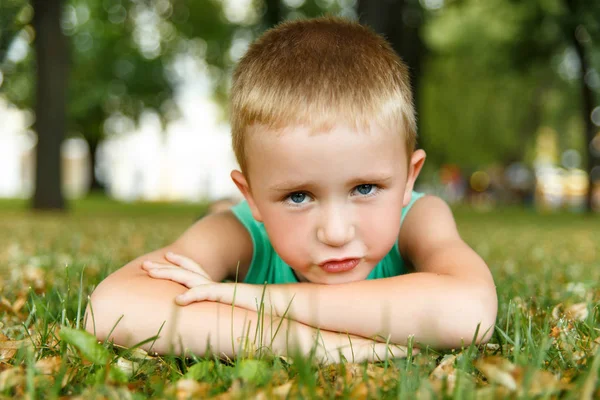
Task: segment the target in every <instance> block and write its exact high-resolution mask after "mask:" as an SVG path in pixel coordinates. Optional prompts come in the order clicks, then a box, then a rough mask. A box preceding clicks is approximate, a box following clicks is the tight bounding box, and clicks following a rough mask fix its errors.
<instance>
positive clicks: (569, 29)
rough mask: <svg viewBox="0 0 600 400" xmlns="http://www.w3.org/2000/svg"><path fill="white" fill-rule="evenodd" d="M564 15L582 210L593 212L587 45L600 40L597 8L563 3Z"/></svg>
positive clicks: (595, 162)
mask: <svg viewBox="0 0 600 400" xmlns="http://www.w3.org/2000/svg"><path fill="white" fill-rule="evenodd" d="M564 4H565V7H566V10H567V12H566V15H565V17H564V19H563V21H564V22H563V31H564V35H565V38H566V40H567V41H568V42H569V43H570V45H571V46H572V47H573V49H574V50H575V53H576V54H577V58H578V59H579V88H580V92H581V94H580V96H581V116H582V120H583V125H584V137H585V144H586V149H587V157H586V170H587V171H588V176H589V187H590V190H589V191H588V196H587V201H586V208H587V210H588V212H591V211H592V209H593V196H592V195H593V192H592V190H591V189H592V188H593V187H594V186H593V185H594V182H593V177H592V169H593V168H594V167H596V166H600V157H598V156H596V154H595V153H594V151H593V150H592V140H593V139H594V136H595V134H596V132H595V131H596V127H595V126H594V123H593V121H592V111H593V110H594V107H595V106H596V104H597V100H596V96H595V93H594V92H593V90H592V87H591V82H590V81H591V79H592V78H590V77H591V76H593V75H594V74H596V77H597V72H596V70H595V69H594V68H593V67H592V65H591V63H592V60H591V54H590V53H591V48H590V47H591V45H592V43H593V41H594V40H595V41H596V42H597V41H599V40H600V27H599V26H598V21H600V4H598V3H597V2H587V1H582V0H564Z"/></svg>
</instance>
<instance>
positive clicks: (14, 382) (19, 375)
mask: <svg viewBox="0 0 600 400" xmlns="http://www.w3.org/2000/svg"><path fill="white" fill-rule="evenodd" d="M24 380H25V372H24V371H23V368H21V367H14V368H10V369H7V370H4V371H2V372H0V392H3V391H5V390H7V389H11V388H13V387H15V386H18V385H21V384H22V383H23V382H24Z"/></svg>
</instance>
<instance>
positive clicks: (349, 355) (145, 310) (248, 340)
mask: <svg viewBox="0 0 600 400" xmlns="http://www.w3.org/2000/svg"><path fill="white" fill-rule="evenodd" d="M140 279H141V284H140V285H136V282H130V285H129V288H130V290H129V292H128V293H123V292H122V289H124V288H123V287H119V286H120V285H119V284H115V285H113V286H112V287H111V285H110V282H109V285H105V286H104V287H102V288H100V289H101V291H104V290H112V291H114V292H115V293H114V294H115V295H114V296H98V293H96V292H95V293H94V294H93V295H92V298H91V302H90V306H91V307H90V306H88V309H87V311H86V330H88V331H89V332H91V333H93V334H95V335H96V336H97V337H98V338H99V339H100V340H105V339H107V337H108V336H109V334H110V337H109V338H108V339H110V340H112V341H114V342H115V343H116V344H119V345H122V346H132V345H135V344H137V343H139V342H141V341H143V340H146V339H148V338H151V337H153V336H156V335H158V336H159V338H158V339H157V340H156V341H155V342H149V343H146V344H145V345H144V346H142V348H144V349H146V350H152V351H155V352H157V353H159V354H168V353H174V354H178V355H183V354H184V353H185V352H186V351H188V352H191V353H194V354H196V355H199V356H202V355H205V354H207V352H209V351H210V352H212V353H213V354H217V355H225V356H228V357H231V358H233V357H236V356H237V355H239V354H243V353H244V352H245V351H253V350H256V349H258V348H259V347H266V348H267V351H272V352H274V353H275V354H279V355H286V354H288V353H291V352H292V351H296V350H298V351H300V353H301V354H304V355H307V354H308V353H310V352H311V351H312V350H313V346H316V347H315V350H316V353H315V356H316V357H318V358H319V359H320V360H323V361H329V362H337V361H339V360H340V358H339V356H340V354H342V355H343V356H344V357H346V359H349V360H351V359H355V360H356V361H364V360H377V359H384V358H385V357H386V356H387V355H388V354H389V355H394V356H404V355H405V354H406V351H405V349H403V348H397V347H395V348H391V349H390V348H388V347H387V346H385V344H384V343H376V342H375V341H372V340H369V339H364V338H359V337H353V336H352V335H343V334H339V333H337V332H328V331H326V330H319V329H315V328H313V327H310V326H307V325H304V324H301V323H299V322H296V321H291V320H288V319H286V318H279V317H276V316H275V315H268V314H265V313H260V314H259V313H257V312H256V311H252V310H246V309H243V308H239V307H232V306H231V305H225V304H221V303H216V302H208V301H207V302H198V303H193V304H191V305H188V306H185V307H181V306H177V305H175V303H174V302H172V301H171V300H172V299H171V298H170V296H173V297H174V296H175V294H177V293H178V292H180V291H181V290H182V289H183V288H179V287H178V286H176V285H175V284H174V283H173V282H167V281H152V282H151V283H152V285H153V286H154V289H159V288H161V289H162V293H161V295H160V296H155V295H153V294H149V293H148V291H146V290H140V289H139V288H140V287H144V284H146V285H147V284H148V282H149V280H148V278H140ZM155 285H156V286H155ZM147 288H148V287H147V286H146V289H147ZM171 292H173V293H171ZM104 294H106V292H105V293H104ZM123 295H124V296H126V297H127V298H128V300H130V301H127V302H124V301H123V297H122V296H123ZM98 299H100V300H98ZM132 300H134V301H132ZM136 300H137V301H136ZM90 308H92V309H93V317H92V312H91V311H92V310H90ZM119 319H120V321H119V322H118V324H117V325H116V326H115V323H117V321H118V320H119ZM163 322H164V325H163ZM94 323H95V324H94ZM161 325H162V328H161ZM113 327H114V329H113ZM111 330H112V332H111ZM159 331H160V332H159ZM340 352H341V353H340Z"/></svg>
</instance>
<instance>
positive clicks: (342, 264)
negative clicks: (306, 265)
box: [319, 258, 360, 273]
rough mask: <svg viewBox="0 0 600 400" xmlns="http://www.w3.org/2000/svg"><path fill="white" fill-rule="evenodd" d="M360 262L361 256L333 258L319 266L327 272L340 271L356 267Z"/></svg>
mask: <svg viewBox="0 0 600 400" xmlns="http://www.w3.org/2000/svg"><path fill="white" fill-rule="evenodd" d="M359 262H360V258H344V259H331V260H327V261H325V262H323V263H321V264H319V267H321V269H322V270H323V271H325V272H329V273H338V272H346V271H350V270H352V269H354V268H355V267H356V266H357V265H358V263H359Z"/></svg>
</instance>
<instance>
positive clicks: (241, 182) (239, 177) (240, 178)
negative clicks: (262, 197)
mask: <svg viewBox="0 0 600 400" xmlns="http://www.w3.org/2000/svg"><path fill="white" fill-rule="evenodd" d="M231 179H232V180H233V183H235V186H237V188H238V189H239V191H240V193H242V196H244V198H245V199H246V201H247V202H248V206H250V211H252V216H253V217H254V219H255V220H257V221H259V222H262V217H261V215H260V211H258V208H257V207H256V202H255V201H254V197H253V196H252V190H251V189H250V185H249V184H248V181H247V180H246V177H245V176H244V174H242V172H241V171H238V170H237V169H234V170H233V171H231Z"/></svg>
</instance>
